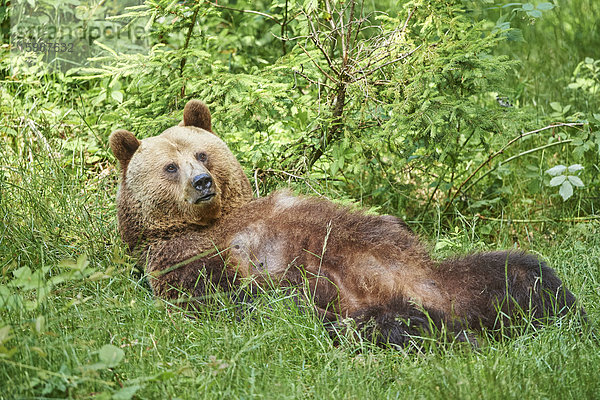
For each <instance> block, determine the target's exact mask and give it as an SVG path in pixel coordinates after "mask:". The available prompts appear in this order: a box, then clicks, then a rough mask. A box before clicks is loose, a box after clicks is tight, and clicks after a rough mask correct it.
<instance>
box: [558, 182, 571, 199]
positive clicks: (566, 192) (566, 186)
mask: <svg viewBox="0 0 600 400" xmlns="http://www.w3.org/2000/svg"><path fill="white" fill-rule="evenodd" d="M558 192H559V193H560V195H561V196H562V198H563V200H564V201H567V200H568V199H569V197H571V196H573V186H571V184H570V183H569V181H567V180H565V181H564V182H563V184H562V185H561V187H560V190H559V191H558Z"/></svg>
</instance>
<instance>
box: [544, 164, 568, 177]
mask: <svg viewBox="0 0 600 400" xmlns="http://www.w3.org/2000/svg"><path fill="white" fill-rule="evenodd" d="M566 170H567V167H565V166H564V165H557V166H555V167H552V168H550V169H549V170H547V171H546V173H547V174H549V175H552V176H556V175H560V174H562V173H563V172H565V171H566Z"/></svg>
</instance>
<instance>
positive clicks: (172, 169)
mask: <svg viewBox="0 0 600 400" xmlns="http://www.w3.org/2000/svg"><path fill="white" fill-rule="evenodd" d="M165 171H167V172H169V173H171V174H172V173H175V172H177V165H175V164H173V163H171V164H169V165H167V166H166V167H165Z"/></svg>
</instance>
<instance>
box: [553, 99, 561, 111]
mask: <svg viewBox="0 0 600 400" xmlns="http://www.w3.org/2000/svg"><path fill="white" fill-rule="evenodd" d="M550 107H552V109H553V110H554V111H556V112H562V110H563V108H562V105H561V104H560V103H558V102H556V101H553V102H552V103H550Z"/></svg>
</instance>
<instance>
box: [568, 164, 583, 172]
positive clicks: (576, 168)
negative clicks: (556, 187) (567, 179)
mask: <svg viewBox="0 0 600 400" xmlns="http://www.w3.org/2000/svg"><path fill="white" fill-rule="evenodd" d="M567 169H568V170H569V172H577V171H581V170H582V169H583V165H581V164H573V165H569V167H568V168H567Z"/></svg>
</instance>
